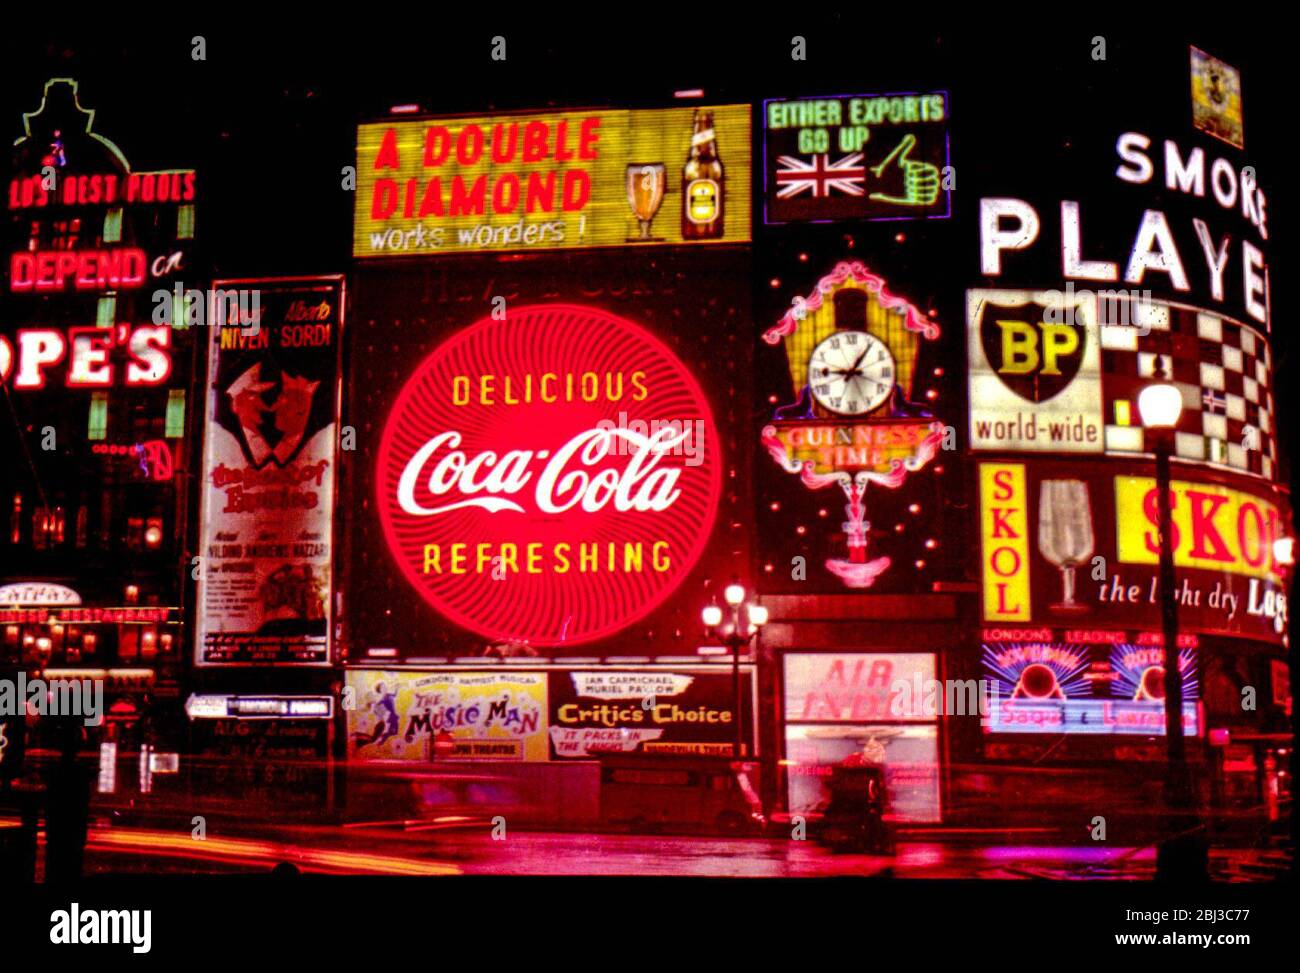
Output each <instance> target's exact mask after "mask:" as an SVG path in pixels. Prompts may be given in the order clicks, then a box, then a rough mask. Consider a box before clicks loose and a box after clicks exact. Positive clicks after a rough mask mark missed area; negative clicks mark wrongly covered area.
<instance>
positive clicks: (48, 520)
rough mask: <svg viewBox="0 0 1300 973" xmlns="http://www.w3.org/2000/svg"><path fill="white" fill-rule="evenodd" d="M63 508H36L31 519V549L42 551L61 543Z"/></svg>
mask: <svg viewBox="0 0 1300 973" xmlns="http://www.w3.org/2000/svg"><path fill="white" fill-rule="evenodd" d="M63 523H64V517H63V508H62V507H54V508H53V509H51V508H49V507H37V508H36V509H35V510H34V511H33V517H32V547H34V548H36V550H38V551H44V550H47V549H48V548H51V547H54V546H55V545H56V544H61V543H62V542H63Z"/></svg>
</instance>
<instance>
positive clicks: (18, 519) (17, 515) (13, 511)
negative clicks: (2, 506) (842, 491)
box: [9, 493, 23, 544]
mask: <svg viewBox="0 0 1300 973" xmlns="http://www.w3.org/2000/svg"><path fill="white" fill-rule="evenodd" d="M22 538H23V495H22V494H21V493H15V494H14V503H13V506H12V507H10V508H9V543H10V544H17V543H19V542H21V541H22Z"/></svg>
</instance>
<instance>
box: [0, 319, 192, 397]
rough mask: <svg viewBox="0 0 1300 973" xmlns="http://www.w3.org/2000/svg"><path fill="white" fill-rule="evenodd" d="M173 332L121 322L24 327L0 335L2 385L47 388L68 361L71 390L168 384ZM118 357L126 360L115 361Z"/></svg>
mask: <svg viewBox="0 0 1300 973" xmlns="http://www.w3.org/2000/svg"><path fill="white" fill-rule="evenodd" d="M171 343H172V336H171V328H170V327H169V326H168V325H158V326H152V325H128V324H119V325H115V326H114V327H111V328H96V327H85V328H69V329H68V330H67V331H66V332H64V331H58V330H55V329H54V328H20V329H19V330H18V332H17V334H15V335H14V337H13V338H12V340H11V339H10V338H8V337H6V336H4V335H0V382H6V381H9V380H10V378H11V376H12V386H13V388H15V389H19V390H22V391H31V390H36V389H43V388H45V387H46V385H47V381H48V376H47V375H46V372H47V371H49V370H50V369H52V368H54V367H55V366H58V365H61V364H63V363H64V362H65V361H66V362H67V374H66V377H65V379H64V384H65V385H66V386H67V387H68V388H90V389H96V388H108V387H110V386H112V385H113V384H115V383H116V382H121V383H122V384H125V385H128V386H153V385H162V384H164V383H165V382H166V381H167V380H168V378H170V377H171V372H172V359H171ZM115 352H116V353H118V354H117V357H120V358H125V361H124V362H114V361H113V360H112V359H113V357H114V353H115Z"/></svg>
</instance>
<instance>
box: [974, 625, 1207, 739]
mask: <svg viewBox="0 0 1300 973" xmlns="http://www.w3.org/2000/svg"><path fill="white" fill-rule="evenodd" d="M1164 660H1165V652H1164V649H1163V648H1160V647H1158V646H1157V647H1149V646H1142V645H1134V644H1129V643H1119V644H1111V645H1106V644H1098V645H1096V646H1089V645H1080V644H1069V643H1052V642H1010V643H997V644H992V645H990V644H986V645H985V646H984V671H985V674H986V678H988V679H990V680H991V681H992V683H993V687H994V690H995V695H994V696H993V697H992V704H991V705H990V706H989V711H988V713H987V715H986V717H985V718H984V720H983V721H982V722H983V726H984V728H985V732H988V733H1083V734H1140V735H1152V736H1158V735H1163V734H1164V730H1165V705H1164V700H1165V693H1164V679H1165V661H1164ZM1178 670H1179V672H1180V673H1181V675H1182V683H1183V698H1184V699H1185V700H1187V701H1188V702H1189V705H1188V706H1187V707H1186V709H1185V710H1184V712H1183V732H1184V733H1185V734H1186V735H1188V736H1195V735H1197V734H1198V733H1199V732H1200V730H1199V726H1200V713H1199V707H1198V706H1196V705H1195V700H1197V699H1199V697H1200V680H1199V678H1198V675H1197V661H1196V651H1195V649H1191V648H1184V649H1181V650H1179V653H1178Z"/></svg>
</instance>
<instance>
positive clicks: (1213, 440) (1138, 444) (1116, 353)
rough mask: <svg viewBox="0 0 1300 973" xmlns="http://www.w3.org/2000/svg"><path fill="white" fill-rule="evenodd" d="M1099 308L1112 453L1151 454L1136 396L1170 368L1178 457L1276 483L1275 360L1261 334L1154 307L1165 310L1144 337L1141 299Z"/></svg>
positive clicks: (1199, 314) (1225, 322)
mask: <svg viewBox="0 0 1300 973" xmlns="http://www.w3.org/2000/svg"><path fill="white" fill-rule="evenodd" d="M1100 303H1101V304H1102V305H1103V306H1102V307H1100V308H1099V314H1100V324H1101V327H1102V341H1101V344H1102V374H1103V375H1104V376H1105V378H1104V380H1103V383H1104V384H1103V394H1104V397H1105V409H1106V426H1107V428H1106V439H1107V450H1109V451H1111V452H1128V451H1132V452H1143V451H1145V449H1146V447H1145V443H1144V439H1145V437H1144V436H1143V435H1142V428H1141V426H1142V419H1141V416H1140V415H1139V413H1138V407H1137V397H1138V393H1139V392H1141V390H1142V389H1143V387H1144V386H1146V385H1148V384H1149V383H1150V382H1151V381H1152V379H1153V378H1154V377H1155V376H1157V375H1158V374H1159V373H1160V365H1162V364H1163V365H1164V367H1165V368H1166V369H1167V371H1166V373H1165V374H1166V375H1167V376H1168V378H1169V380H1170V381H1172V382H1173V383H1174V384H1175V385H1177V386H1178V388H1179V389H1180V390H1181V391H1182V393H1183V412H1182V416H1181V417H1180V419H1179V423H1178V428H1177V430H1176V436H1175V445H1174V450H1175V453H1176V455H1178V456H1181V457H1183V458H1184V459H1195V460H1202V461H1204V462H1207V463H1212V464H1215V465H1217V466H1223V467H1227V468H1228V469H1234V470H1243V471H1246V472H1250V473H1255V474H1258V475H1259V476H1263V477H1266V478H1268V479H1270V480H1271V479H1273V478H1274V475H1275V471H1276V468H1277V439H1276V434H1275V430H1274V424H1273V416H1274V412H1273V383H1272V359H1271V356H1270V352H1269V347H1268V344H1267V342H1265V340H1264V339H1263V338H1262V337H1261V336H1260V335H1259V333H1258V332H1256V331H1254V330H1252V329H1250V328H1248V327H1245V326H1244V325H1241V324H1238V323H1237V322H1235V321H1232V320H1230V319H1228V318H1221V317H1219V316H1217V315H1213V314H1205V313H1203V312H1198V311H1193V310H1189V309H1186V308H1180V307H1172V306H1168V305H1161V304H1158V303H1155V302H1153V304H1154V306H1155V307H1156V308H1157V309H1158V311H1159V312H1160V313H1157V314H1155V316H1154V317H1155V318H1156V319H1157V320H1151V321H1150V322H1149V326H1150V330H1149V331H1148V332H1147V334H1145V335H1143V334H1140V333H1139V331H1140V330H1142V328H1140V327H1134V326H1133V324H1132V323H1130V322H1133V321H1136V320H1137V315H1136V313H1134V312H1133V311H1132V310H1131V308H1133V307H1135V306H1136V304H1135V302H1131V301H1127V302H1126V300H1125V299H1120V300H1118V301H1115V302H1113V303H1112V302H1100ZM1126 304H1127V306H1126ZM1105 305H1109V306H1105ZM1149 316H1150V315H1148V317H1149Z"/></svg>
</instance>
